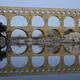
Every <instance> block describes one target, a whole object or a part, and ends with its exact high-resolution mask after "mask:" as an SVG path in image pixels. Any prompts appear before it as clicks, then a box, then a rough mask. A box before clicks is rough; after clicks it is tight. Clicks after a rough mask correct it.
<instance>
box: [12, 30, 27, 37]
mask: <svg viewBox="0 0 80 80" xmlns="http://www.w3.org/2000/svg"><path fill="white" fill-rule="evenodd" d="M20 36H21V37H28V34H27V32H26V31H25V30H22V29H15V30H14V31H12V33H11V37H20Z"/></svg>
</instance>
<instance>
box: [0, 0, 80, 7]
mask: <svg viewBox="0 0 80 80" xmlns="http://www.w3.org/2000/svg"><path fill="white" fill-rule="evenodd" d="M0 6H21V7H25V6H26V7H48V8H50V7H51V8H80V0H0Z"/></svg>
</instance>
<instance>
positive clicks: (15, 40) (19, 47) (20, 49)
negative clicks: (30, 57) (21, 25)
mask: <svg viewBox="0 0 80 80" xmlns="http://www.w3.org/2000/svg"><path fill="white" fill-rule="evenodd" d="M27 37H28V35H27V34H26V33H25V32H24V31H23V30H20V29H16V30H14V31H13V32H12V34H11V38H12V45H11V49H12V52H13V53H15V54H22V53H24V52H25V51H26V50H27V48H28V45H26V43H25V42H26V39H27ZM14 44H15V45H14Z"/></svg>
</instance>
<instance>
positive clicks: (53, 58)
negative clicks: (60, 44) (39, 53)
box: [48, 56, 60, 66]
mask: <svg viewBox="0 0 80 80" xmlns="http://www.w3.org/2000/svg"><path fill="white" fill-rule="evenodd" d="M48 63H49V65H50V66H57V65H58V64H59V63H60V56H49V57H48Z"/></svg>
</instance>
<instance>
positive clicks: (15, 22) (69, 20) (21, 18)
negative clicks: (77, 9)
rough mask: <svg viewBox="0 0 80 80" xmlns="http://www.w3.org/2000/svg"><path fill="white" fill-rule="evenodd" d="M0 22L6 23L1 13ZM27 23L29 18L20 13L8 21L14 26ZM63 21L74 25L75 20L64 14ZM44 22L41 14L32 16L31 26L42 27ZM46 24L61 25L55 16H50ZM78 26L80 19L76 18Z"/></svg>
mask: <svg viewBox="0 0 80 80" xmlns="http://www.w3.org/2000/svg"><path fill="white" fill-rule="evenodd" d="M36 21H37V22H36ZM0 22H2V23H3V24H5V25H7V19H6V17H5V16H3V15H0ZM28 23H29V20H28V19H27V17H25V16H20V15H17V16H14V17H12V19H11V21H10V24H11V26H15V27H16V26H21V27H23V26H28ZM63 23H64V26H65V27H74V26H75V24H76V22H75V20H74V19H73V18H72V17H71V16H66V17H65V19H64V21H63ZM44 24H45V21H44V19H43V18H42V17H41V16H34V17H33V18H32V26H37V27H38V26H39V27H43V26H44ZM48 26H51V27H59V26H61V21H60V19H59V18H58V17H57V16H51V17H50V18H49V19H48ZM78 26H80V20H78Z"/></svg>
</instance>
